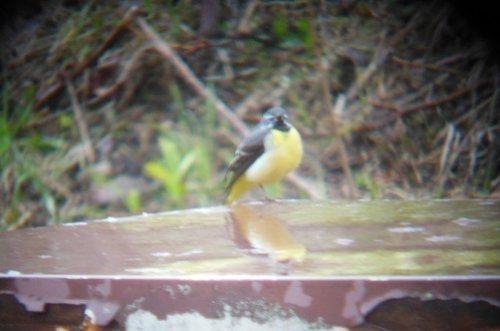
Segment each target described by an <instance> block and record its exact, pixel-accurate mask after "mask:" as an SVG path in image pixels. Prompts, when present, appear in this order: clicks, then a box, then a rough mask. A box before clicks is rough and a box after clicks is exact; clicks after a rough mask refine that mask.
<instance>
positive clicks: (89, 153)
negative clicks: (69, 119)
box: [65, 77, 96, 163]
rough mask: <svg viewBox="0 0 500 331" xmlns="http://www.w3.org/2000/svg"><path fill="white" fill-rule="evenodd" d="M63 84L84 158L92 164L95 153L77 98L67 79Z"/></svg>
mask: <svg viewBox="0 0 500 331" xmlns="http://www.w3.org/2000/svg"><path fill="white" fill-rule="evenodd" d="M65 82H66V88H67V89H68V93H69V96H70V99H71V106H72V108H73V112H74V113H75V119H76V123H77V124H78V131H79V132H80V137H81V138H82V141H83V146H84V150H85V156H86V157H87V160H88V161H89V162H90V163H94V162H95V160H96V156H95V151H94V147H93V146H92V140H90V135H89V130H88V126H87V122H86V121H85V118H84V116H83V110H82V108H81V107H80V104H79V103H78V96H77V95H76V91H75V88H74V87H73V84H72V83H71V80H70V79H69V77H66V79H65Z"/></svg>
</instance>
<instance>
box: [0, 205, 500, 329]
mask: <svg viewBox="0 0 500 331" xmlns="http://www.w3.org/2000/svg"><path fill="white" fill-rule="evenodd" d="M499 234H500V201H494V200H464V201H456V200H452V201H446V200H444V201H443V200H440V201H334V202H313V201H302V200H300V201H276V202H255V203H249V204H238V205H233V206H231V207H226V206H218V207H213V208H204V209H194V210H185V211H175V212H167V213H161V214H151V215H141V216H134V217H127V218H107V219H104V220H99V221H93V222H86V223H75V224H71V225H61V226H53V227H47V228H38V229H25V230H20V231H14V232H8V233H2V234H0V252H1V253H0V273H1V274H0V311H3V312H4V313H3V314H2V313H0V329H5V328H7V327H11V328H12V329H17V328H18V327H23V326H24V327H25V326H30V325H31V326H32V325H37V327H38V328H39V329H40V327H42V325H46V326H47V327H54V326H57V325H61V326H65V327H69V328H70V329H71V327H74V328H75V329H78V328H82V327H89V328H90V327H99V328H101V329H109V330H114V329H124V328H127V329H130V330H134V329H140V328H141V327H144V326H145V325H146V326H148V327H146V328H145V329H148V328H149V329H152V328H153V327H160V328H162V327H163V328H169V330H170V329H174V330H175V329H182V330H186V329H189V327H190V326H195V325H200V323H201V325H204V326H206V327H207V329H209V330H210V329H213V330H216V329H225V328H226V327H228V326H229V327H230V328H231V329H233V330H238V329H241V330H243V329H248V328H251V329H256V328H257V329H258V328H260V329H283V328H285V327H286V328H292V330H293V329H301V328H302V329H304V328H306V329H307V328H312V327H316V329H320V330H321V329H325V330H331V329H332V328H334V327H344V328H354V329H357V330H372V329H370V327H373V330H375V325H376V326H377V327H380V326H381V325H384V322H383V321H380V320H376V321H375V320H374V318H375V319H376V318H379V319H380V316H382V319H383V318H384V316H385V318H386V319H387V320H388V321H391V323H396V322H397V321H398V318H395V316H396V315H395V314H396V311H398V312H400V315H401V318H400V319H401V321H403V322H404V321H406V323H409V319H408V315H410V314H412V315H413V316H414V315H415V312H416V311H420V312H422V313H421V314H423V315H425V314H426V313H424V312H426V311H427V310H426V309H428V308H429V307H430V305H434V306H436V305H437V306H438V308H435V307H434V308H433V309H431V310H430V311H433V312H435V313H434V315H433V314H432V313H430V315H429V316H427V317H425V318H422V321H421V322H422V323H427V324H426V325H427V326H429V325H430V324H429V323H444V322H443V321H442V320H443V318H444V317H445V315H444V314H443V312H445V311H450V310H451V311H453V310H455V311H462V310H463V311H465V312H469V315H467V313H465V315H464V314H462V315H464V316H468V319H467V321H469V323H472V322H470V321H477V322H475V323H476V324H473V325H470V324H465V322H460V321H458V319H457V318H456V315H455V316H453V314H452V316H451V317H448V318H451V319H452V320H454V321H455V322H457V323H458V324H457V326H456V327H455V328H454V330H459V329H460V327H464V328H465V327H468V328H469V329H470V328H471V327H472V328H476V327H500V320H499V319H500V318H496V319H495V316H500V314H498V312H499V311H500V308H499V307H500V235H499ZM394 300H402V301H394ZM395 302H397V303H395ZM419 303H421V305H420V306H419ZM450 305H451V306H450ZM471 305H472V306H471ZM478 305H479V306H480V307H481V309H479V308H477V307H479V306H478ZM485 305H486V306H485ZM405 306H407V307H408V308H409V311H408V312H406V313H404V310H402V308H404V307H405ZM75 307H76V308H75ZM384 307H386V308H384ZM387 307H388V308H387ZM416 307H420V308H416ZM439 307H441V309H442V311H440V310H439ZM450 307H452V308H450ZM419 309H420V310H419ZM478 311H480V312H481V313H478ZM50 312H56V313H50ZM33 314H34V315H33ZM54 314H55V315H54ZM470 314H472V315H473V316H474V318H471V316H472V315H470ZM474 314H476V315H474ZM477 314H479V315H477ZM481 314H483V315H481ZM58 315H61V316H66V317H67V316H74V318H73V320H71V323H72V324H71V323H70V321H68V320H67V319H63V320H60V319H57V317H58ZM387 316H390V318H387ZM433 316H434V317H435V318H434V319H433ZM42 317H43V318H42ZM2 323H3V324H2ZM30 323H31V324H30ZM446 323H448V324H447V325H450V323H451V322H450V321H447V322H446ZM477 323H483V324H477ZM393 325H394V324H393ZM436 325H438V324H436ZM420 327H421V326H420ZM395 328H397V326H396V327H395ZM337 329H338V328H337ZM464 330H466V329H464Z"/></svg>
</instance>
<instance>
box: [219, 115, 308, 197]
mask: <svg viewBox="0 0 500 331" xmlns="http://www.w3.org/2000/svg"><path fill="white" fill-rule="evenodd" d="M302 155H303V148H302V138H301V136H300V133H299V132H298V131H297V129H296V128H295V127H294V126H293V125H292V124H291V123H290V122H289V121H288V114H287V112H286V110H285V109H284V108H282V107H272V108H270V109H269V110H268V111H266V112H265V113H264V115H263V116H262V119H261V121H260V122H259V124H258V125H257V126H256V127H255V128H254V129H253V130H252V131H251V132H250V134H249V135H248V136H247V137H245V138H244V139H243V141H242V142H241V143H240V144H239V146H238V147H237V149H236V152H235V156H234V158H233V159H232V161H231V162H230V163H229V166H228V168H227V170H226V174H225V176H224V178H225V180H226V182H227V184H226V187H225V188H226V200H225V202H226V204H232V203H233V202H234V201H235V200H237V199H239V198H240V197H242V196H243V195H244V194H245V193H246V192H247V191H249V190H250V189H252V188H253V187H255V186H261V187H262V185H264V184H269V183H272V182H277V181H280V180H282V179H283V178H284V177H285V176H286V175H287V174H288V173H289V172H291V171H292V170H294V169H295V168H297V167H298V166H299V165H300V162H301V161H302Z"/></svg>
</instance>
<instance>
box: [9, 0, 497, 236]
mask: <svg viewBox="0 0 500 331" xmlns="http://www.w3.org/2000/svg"><path fill="white" fill-rule="evenodd" d="M137 6H138V10H136V11H134V10H131V5H130V3H129V2H124V1H57V0H53V1H45V2H42V5H41V6H40V7H39V8H37V9H40V11H39V12H36V13H33V12H32V13H29V15H28V14H23V13H20V14H19V13H18V14H17V15H16V16H14V17H11V18H10V19H9V20H8V21H7V20H6V21H4V24H3V26H2V32H1V36H2V38H1V51H0V52H1V54H0V55H1V63H0V65H1V78H2V79H1V82H2V86H1V104H0V107H1V109H0V169H1V183H0V196H1V199H0V210H1V223H0V229H1V230H7V229H15V228H20V227H25V226H39V225H47V224H53V223H60V222H71V221H78V220H82V219H93V218H99V217H105V216H108V215H113V216H117V215H126V214H131V213H141V212H155V211H163V210H169V209H174V208H188V207H198V206H210V205H215V204H220V203H221V201H222V200H223V196H224V193H223V183H222V181H223V177H224V171H225V167H226V166H227V164H228V162H229V161H230V159H231V157H232V154H233V152H234V149H235V146H236V145H237V143H238V142H239V140H240V138H241V132H239V131H237V130H236V127H235V125H234V123H233V122H231V121H228V120H227V119H226V118H225V117H224V116H221V112H220V111H218V108H217V105H216V104H214V102H213V100H210V99H208V100H207V98H206V97H205V96H203V95H201V94H200V91H197V90H196V89H195V88H193V84H192V82H189V81H186V79H185V77H184V76H183V75H182V74H180V73H179V70H178V68H177V67H176V66H175V65H174V64H172V63H171V62H170V61H169V60H168V59H167V58H165V57H164V56H162V54H161V53H159V52H158V50H157V49H156V48H155V46H154V45H152V40H151V38H149V37H148V35H147V33H145V31H144V28H143V27H141V25H140V24H139V23H138V22H139V20H145V21H144V22H145V23H146V24H147V25H148V26H149V27H150V28H152V29H153V31H155V32H156V33H158V34H159V35H160V36H161V38H162V39H163V40H165V41H167V42H168V43H169V45H170V46H171V47H172V48H173V49H174V51H175V52H176V53H177V54H178V55H179V56H180V57H181V58H182V60H183V61H184V62H185V64H186V65H187V66H188V68H189V70H190V71H191V73H192V74H193V75H194V76H195V77H197V78H198V79H200V80H201V82H202V83H203V87H204V89H205V90H206V91H209V92H210V93H214V94H215V95H217V96H218V98H220V100H222V101H223V102H224V103H225V104H226V105H228V106H229V108H230V109H231V110H232V112H233V113H234V114H236V115H237V116H238V118H240V119H242V120H244V121H245V122H246V123H247V124H248V126H249V127H251V126H253V125H254V124H255V123H256V122H257V121H258V120H259V117H260V114H261V113H262V112H263V111H264V110H266V109H267V108H268V107H270V106H272V105H276V104H280V105H283V106H285V107H287V108H288V109H289V112H290V113H291V117H292V118H293V121H294V123H295V124H296V126H297V128H298V129H299V131H300V132H301V133H302V135H303V138H304V141H305V148H306V156H305V159H304V162H303V164H302V166H301V167H300V169H299V170H298V171H297V174H298V175H297V176H296V177H295V178H292V180H290V181H286V182H284V183H283V184H280V185H274V186H272V187H271V189H270V194H271V195H273V194H279V195H281V196H284V197H295V198H310V197H313V198H325V199H327V198H328V199H343V198H373V199H378V198H391V199H411V198H448V197H449V198H463V197H469V198H470V197H472V198H474V197H491V198H498V196H499V178H500V177H499V173H500V157H499V153H500V146H499V145H500V143H499V141H500V139H498V134H499V130H500V128H499V117H500V115H499V111H498V108H499V100H498V92H499V91H500V90H499V88H498V84H499V78H500V76H499V69H498V61H497V60H496V57H495V56H494V55H495V54H493V51H492V49H491V44H489V43H488V42H487V40H484V39H483V38H482V37H481V35H480V34H478V33H477V31H475V30H474V29H473V28H472V27H471V25H470V23H469V22H467V20H465V19H463V17H462V16H460V15H459V14H458V13H457V12H456V10H455V8H453V7H452V6H451V5H449V4H448V3H446V2H440V1H437V2H408V1H382V2H378V1H374V2H371V1H325V0H318V1H246V2H244V1H202V2H198V1H190V0H179V1H154V0H144V1H138V2H137ZM250 196H252V195H250ZM259 196H260V195H259V192H256V193H255V195H254V196H253V197H257V198H258V197H259Z"/></svg>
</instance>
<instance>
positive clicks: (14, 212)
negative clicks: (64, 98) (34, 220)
mask: <svg viewBox="0 0 500 331" xmlns="http://www.w3.org/2000/svg"><path fill="white" fill-rule="evenodd" d="M12 99H13V97H12V96H11V91H10V85H9V83H4V84H3V87H2V109H1V114H0V169H2V176H1V180H2V183H1V185H2V186H1V191H3V193H4V194H5V197H4V199H3V201H1V202H0V203H1V204H2V205H1V206H3V208H4V209H5V210H6V212H5V213H4V214H3V218H2V224H1V228H2V229H5V228H8V227H16V226H17V222H18V221H19V218H20V217H21V213H22V210H21V209H22V208H21V205H22V200H23V196H24V195H25V194H29V195H35V196H39V197H40V199H41V201H42V204H43V206H44V207H45V209H46V211H47V212H48V214H49V215H50V217H51V218H52V219H57V207H56V196H55V194H54V193H53V191H52V190H51V188H50V187H49V186H48V185H47V181H46V180H44V175H45V173H44V169H46V168H45V167H43V164H44V162H43V160H42V158H43V155H44V154H45V153H46V152H47V151H50V150H53V149H56V148H58V147H61V146H62V144H63V141H62V140H61V139H53V138H47V137H44V136H42V135H40V134H37V133H31V134H26V133H25V131H27V127H28V126H29V125H30V121H32V120H33V119H34V118H35V116H34V115H33V114H32V113H31V109H32V106H33V103H34V100H35V98H34V88H33V86H31V85H29V86H27V87H26V88H25V89H24V90H23V91H22V93H21V94H20V96H19V97H18V98H17V99H18V100H17V102H16V103H13V102H10V100H12ZM50 169H53V167H50Z"/></svg>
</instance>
